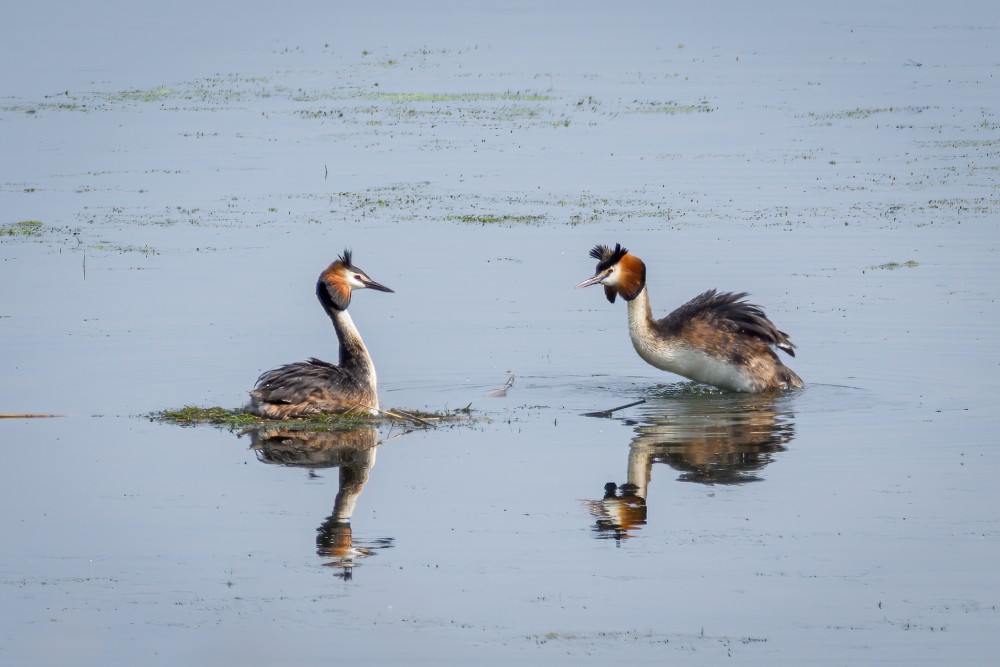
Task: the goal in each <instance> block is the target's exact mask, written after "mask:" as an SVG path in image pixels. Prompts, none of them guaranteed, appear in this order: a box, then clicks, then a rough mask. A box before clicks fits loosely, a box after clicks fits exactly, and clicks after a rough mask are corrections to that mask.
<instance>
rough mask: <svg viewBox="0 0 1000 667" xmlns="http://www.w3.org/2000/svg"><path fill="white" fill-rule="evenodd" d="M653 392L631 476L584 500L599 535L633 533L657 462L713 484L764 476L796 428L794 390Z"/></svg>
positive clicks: (687, 478) (637, 435) (641, 520)
mask: <svg viewBox="0 0 1000 667" xmlns="http://www.w3.org/2000/svg"><path fill="white" fill-rule="evenodd" d="M681 386H682V387H684V389H681V390H676V389H674V390H671V392H670V393H669V394H666V395H658V396H654V397H650V398H649V399H648V400H647V402H646V403H645V404H644V405H643V406H642V407H641V408H639V417H638V418H637V419H624V420H622V421H623V423H625V424H628V425H631V426H634V427H635V430H634V435H633V437H632V443H631V445H630V446H629V454H628V473H627V477H628V478H627V481H626V482H625V483H624V484H621V485H618V484H615V483H614V482H608V483H607V484H605V485H604V497H603V498H602V499H600V500H585V501H583V502H584V505H585V506H586V507H587V509H588V510H589V511H590V513H591V514H592V515H593V516H594V517H596V519H597V523H596V526H595V530H596V532H597V537H599V538H613V539H615V540H618V541H619V542H620V540H622V539H627V538H629V537H631V536H632V535H633V534H634V533H635V531H636V530H638V529H639V527H640V526H643V525H644V524H645V523H646V519H647V516H646V514H647V507H646V500H647V498H648V497H649V495H648V493H649V482H650V479H651V476H652V470H653V464H654V463H666V464H667V465H669V466H670V467H671V468H673V469H674V470H677V471H678V472H680V475H679V477H678V478H677V479H678V481H682V482H696V483H699V484H706V485H723V484H725V485H738V484H746V483H748V482H757V481H760V480H761V479H762V478H761V477H760V475H759V472H760V471H761V470H762V469H763V468H764V467H765V466H767V465H768V464H769V463H771V461H772V460H773V459H774V455H775V454H777V453H779V452H783V451H785V446H786V445H787V444H788V443H789V442H790V441H791V440H792V438H793V437H794V434H795V428H794V423H793V415H792V412H791V407H790V406H791V403H790V401H791V398H790V397H789V396H788V395H767V394H754V395H749V394H728V393H716V392H712V393H693V391H691V390H689V389H687V388H686V385H681Z"/></svg>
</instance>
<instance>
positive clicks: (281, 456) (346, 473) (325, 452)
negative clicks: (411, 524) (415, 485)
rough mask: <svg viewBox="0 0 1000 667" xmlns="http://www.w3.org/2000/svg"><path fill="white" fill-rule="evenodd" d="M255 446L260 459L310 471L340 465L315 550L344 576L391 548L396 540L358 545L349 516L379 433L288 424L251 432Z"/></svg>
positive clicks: (365, 430)
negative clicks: (334, 493) (330, 509)
mask: <svg viewBox="0 0 1000 667" xmlns="http://www.w3.org/2000/svg"><path fill="white" fill-rule="evenodd" d="M250 438H251V446H250V447H251V449H253V450H254V452H256V454H257V460H259V461H260V462H262V463H272V464H277V465H283V466H294V467H297V468H306V469H308V470H309V474H310V475H315V472H314V471H315V470H317V469H322V468H339V471H340V488H339V489H338V491H337V497H336V498H335V499H334V501H333V513H332V514H330V516H328V517H327V518H326V520H324V521H323V523H322V524H320V527H319V528H318V529H317V534H316V553H317V554H319V555H320V556H322V557H323V558H329V559H331V560H330V562H328V563H326V564H325V565H327V566H328V567H332V568H336V569H337V570H338V575H339V576H341V577H343V578H344V579H350V578H351V577H352V571H353V568H354V567H355V566H356V565H358V561H359V560H360V559H363V558H367V557H368V556H372V555H374V554H375V553H376V551H377V550H378V549H382V548H388V547H391V546H393V540H392V538H391V537H390V538H383V539H377V540H372V541H367V542H365V543H363V544H359V543H358V542H357V541H356V540H355V539H354V537H353V534H352V532H351V517H352V516H353V514H354V508H355V506H356V505H357V501H358V496H360V495H361V490H362V489H363V488H364V485H365V482H367V481H368V475H369V473H370V472H371V469H372V466H374V465H375V453H376V451H377V449H378V444H379V442H378V431H377V429H375V428H372V427H363V428H357V429H352V430H349V431H305V430H294V429H289V428H262V429H258V430H255V431H251V432H250Z"/></svg>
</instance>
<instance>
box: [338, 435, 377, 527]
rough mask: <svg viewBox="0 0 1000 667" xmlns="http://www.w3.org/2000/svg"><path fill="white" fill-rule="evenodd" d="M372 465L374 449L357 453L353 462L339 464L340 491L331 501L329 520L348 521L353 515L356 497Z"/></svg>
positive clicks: (356, 501)
mask: <svg viewBox="0 0 1000 667" xmlns="http://www.w3.org/2000/svg"><path fill="white" fill-rule="evenodd" d="M373 465H375V448H374V447H373V448H371V449H366V450H364V451H359V452H357V453H356V454H355V455H354V460H353V461H351V462H350V463H347V462H345V463H343V464H341V466H340V489H339V490H338V491H337V499H336V500H334V501H333V514H331V515H330V519H334V520H336V521H350V519H351V516H353V515H354V507H355V506H356V505H357V503H358V496H360V495H361V490H362V489H363V488H364V486H365V482H367V481H368V471H369V470H371V467H372V466H373Z"/></svg>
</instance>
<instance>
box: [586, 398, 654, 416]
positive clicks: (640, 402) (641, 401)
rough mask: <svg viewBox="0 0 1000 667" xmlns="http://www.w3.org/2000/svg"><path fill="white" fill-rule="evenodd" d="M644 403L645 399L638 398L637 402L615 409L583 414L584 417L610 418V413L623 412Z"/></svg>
mask: <svg viewBox="0 0 1000 667" xmlns="http://www.w3.org/2000/svg"><path fill="white" fill-rule="evenodd" d="M645 402H646V399H645V398H640V399H639V400H638V401H634V402H632V403H626V404H625V405H619V406H618V407H617V408H611V409H610V410H598V411H597V412H584V413H583V416H584V417H610V416H611V413H613V412H618V411H619V410H624V409H625V408H632V407H635V406H637V405H642V404H643V403H645Z"/></svg>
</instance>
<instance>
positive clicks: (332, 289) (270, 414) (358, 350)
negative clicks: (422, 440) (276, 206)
mask: <svg viewBox="0 0 1000 667" xmlns="http://www.w3.org/2000/svg"><path fill="white" fill-rule="evenodd" d="M366 288H367V289H374V290H378V291H380V292H391V291H392V290H391V289H389V288H388V287H386V286H385V285H380V284H379V283H377V282H375V281H374V280H372V279H371V278H369V277H368V276H367V275H365V272H364V271H362V270H361V269H359V268H358V267H356V266H354V264H352V263H351V251H350V250H345V251H344V254H343V255H341V256H340V257H338V258H337V261H335V262H334V263H333V264H331V265H330V266H328V267H327V268H326V270H325V271H323V273H321V274H320V276H319V280H318V281H317V283H316V296H317V297H318V298H319V302H320V303H321V304H323V309H324V310H325V311H326V313H327V315H329V316H330V319H331V320H333V328H334V330H335V331H336V332H337V339H338V340H339V341H340V365H339V366H334V365H333V364H330V363H327V362H325V361H320V360H319V359H315V358H313V359H309V360H308V361H300V362H298V363H294V364H288V365H285V366H280V367H279V368H275V369H274V370H271V371H268V372H266V373H264V374H263V375H261V376H260V377H259V378H258V379H257V385H256V387H255V388H254V390H253V391H251V392H250V405H249V406H248V409H249V410H250V411H251V412H253V413H254V414H257V415H260V416H261V417H267V418H269V419H287V418H289V417H302V416H306V415H314V414H319V413H324V412H346V411H348V410H359V411H364V412H375V411H377V410H378V407H379V406H378V393H377V391H376V380H375V365H374V364H372V358H371V357H370V356H369V355H368V349H367V348H365V344H364V341H362V340H361V334H359V333H358V330H357V328H356V327H355V326H354V321H353V320H351V316H350V315H349V314H348V313H347V306H348V304H350V303H351V292H353V291H354V290H359V289H366Z"/></svg>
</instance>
